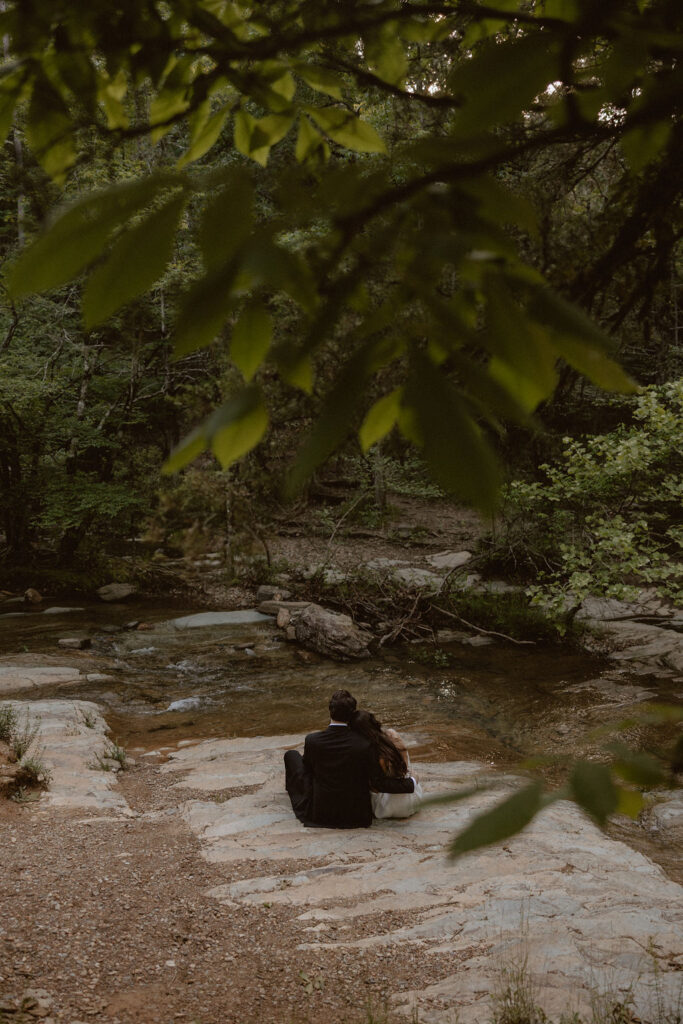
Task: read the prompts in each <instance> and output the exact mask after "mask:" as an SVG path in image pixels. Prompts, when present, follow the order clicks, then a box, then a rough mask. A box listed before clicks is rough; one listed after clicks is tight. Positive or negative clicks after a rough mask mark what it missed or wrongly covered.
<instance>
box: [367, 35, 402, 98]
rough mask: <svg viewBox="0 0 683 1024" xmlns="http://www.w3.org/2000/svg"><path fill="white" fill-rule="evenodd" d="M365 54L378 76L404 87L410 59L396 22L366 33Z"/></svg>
mask: <svg viewBox="0 0 683 1024" xmlns="http://www.w3.org/2000/svg"><path fill="white" fill-rule="evenodd" d="M365 56H366V59H367V61H368V63H369V66H370V68H371V70H372V71H374V72H375V74H376V75H377V77H378V78H381V79H382V80H383V81H384V82H389V83H390V84H391V85H397V86H399V87H402V85H403V82H404V80H405V77H406V75H407V73H408V61H407V59H406V54H405V50H404V48H403V43H402V41H401V38H400V36H399V35H398V28H397V25H396V22H392V21H388V22H385V23H384V24H383V25H382V27H381V28H380V29H379V30H378V31H376V32H373V33H367V34H366V36H365Z"/></svg>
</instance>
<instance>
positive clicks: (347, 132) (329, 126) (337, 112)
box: [305, 107, 387, 153]
mask: <svg viewBox="0 0 683 1024" xmlns="http://www.w3.org/2000/svg"><path fill="white" fill-rule="evenodd" d="M305 109H306V111H307V113H309V114H310V115H311V117H312V118H313V120H314V121H315V122H316V124H318V125H320V127H321V128H322V130H323V131H324V132H325V133H326V134H327V135H329V137H330V138H331V139H332V140H333V141H334V142H338V143H339V145H340V146H345V147H346V149H352V150H353V151H354V152H355V153H386V151H387V149H386V146H385V144H384V141H383V140H382V138H381V137H380V136H379V135H378V134H377V132H376V131H375V129H374V128H373V127H372V125H369V124H368V123H367V122H366V121H361V120H360V118H358V117H356V115H355V114H352V113H351V111H349V110H342V109H340V108H339V107H325V108H324V109H323V108H320V107H306V108H305Z"/></svg>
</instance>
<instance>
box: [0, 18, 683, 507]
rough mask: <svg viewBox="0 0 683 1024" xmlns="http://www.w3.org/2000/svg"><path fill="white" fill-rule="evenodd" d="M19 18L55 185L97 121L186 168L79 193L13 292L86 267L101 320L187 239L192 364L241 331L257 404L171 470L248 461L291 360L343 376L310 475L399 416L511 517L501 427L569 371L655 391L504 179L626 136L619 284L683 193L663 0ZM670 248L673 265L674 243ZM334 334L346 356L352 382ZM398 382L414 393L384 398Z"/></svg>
mask: <svg viewBox="0 0 683 1024" xmlns="http://www.w3.org/2000/svg"><path fill="white" fill-rule="evenodd" d="M0 30H1V31H2V32H3V35H4V36H5V38H6V39H7V41H8V47H9V52H11V55H12V56H11V60H9V61H7V62H6V63H5V65H3V66H2V67H1V68H0V127H1V128H2V129H3V131H5V132H8V131H10V130H11V127H12V124H13V119H14V122H16V121H17V120H19V121H21V120H25V123H26V137H27V139H28V142H29V145H30V146H31V147H32V150H33V153H34V155H35V157H36V159H37V160H39V161H40V162H41V164H42V166H43V167H44V169H45V171H46V172H47V173H48V174H49V175H51V176H52V178H53V179H54V181H56V182H58V183H62V182H64V181H67V180H68V177H69V175H70V174H74V173H75V172H74V170H73V168H74V167H75V166H77V164H78V161H79V160H80V159H82V151H83V148H84V144H85V140H86V138H87V136H88V133H90V134H91V135H92V134H93V133H94V135H95V136H100V137H104V138H105V139H106V140H107V143H108V144H109V145H111V147H112V149H115V148H116V147H117V146H118V147H123V146H125V145H126V143H127V140H129V139H130V138H140V137H142V136H145V135H147V136H148V138H149V140H150V144H155V145H157V146H159V147H162V149H160V152H161V153H162V154H163V158H162V162H163V163H164V169H163V170H161V171H158V170H151V171H150V173H147V174H144V175H143V176H142V177H141V178H140V179H139V180H133V181H128V182H124V183H122V184H121V183H119V184H114V185H113V186H111V187H110V188H107V189H105V190H103V191H99V192H95V193H93V194H92V195H89V196H87V197H86V198H84V199H81V200H80V201H77V202H76V203H75V204H73V205H71V206H67V208H66V209H65V211H64V212H62V213H61V214H58V215H57V217H56V218H54V220H53V222H52V223H51V225H50V226H49V227H48V228H47V230H46V232H45V233H44V234H43V235H41V236H40V237H39V238H38V239H37V240H36V241H35V242H34V243H33V244H32V245H31V246H30V247H29V248H28V249H27V250H26V251H25V252H24V253H23V254H22V255H21V256H20V257H19V259H18V261H17V262H16V263H15V265H14V267H13V268H12V269H11V270H10V271H9V274H8V277H7V283H8V287H9V290H10V293H11V294H12V295H13V296H14V297H15V298H19V297H21V296H23V295H27V294H30V293H32V292H36V291H41V290H48V289H52V288H56V287H59V286H60V285H63V284H64V283H66V282H68V281H70V280H73V279H74V278H76V277H78V276H79V275H81V274H85V275H87V278H86V281H85V284H84V288H83V300H82V303H83V318H84V323H85V325H86V328H88V329H92V328H95V327H97V326H98V325H100V324H101V323H103V322H104V321H105V320H106V319H107V318H108V317H110V316H111V315H112V314H115V313H117V311H119V310H120V309H121V308H122V307H124V306H126V305H127V304H128V303H130V302H131V301H132V300H134V299H136V298H137V297H138V296H140V295H142V294H144V293H145V292H146V291H147V290H149V289H150V287H152V286H153V285H154V284H155V282H157V281H158V280H159V279H160V278H161V277H163V275H164V273H165V271H166V269H167V268H168V266H169V265H170V264H171V262H172V261H173V258H174V251H175V247H176V245H177V232H178V230H181V231H183V232H187V234H188V244H189V245H190V246H191V247H192V246H194V247H195V251H196V252H197V253H198V254H199V255H200V256H201V263H200V264H199V265H198V266H197V267H196V273H195V274H194V280H193V281H191V282H190V283H189V284H188V286H187V288H186V290H185V292H184V294H183V295H182V296H181V298H180V301H179V304H178V308H177V311H176V313H175V324H176V333H175V338H176V354H177V356H178V358H182V357H184V356H186V355H188V354H189V353H192V352H195V351H197V350H199V349H202V348H204V347H206V346H209V345H211V344H212V343H213V342H214V341H215V340H216V339H219V340H221V339H226V338H227V339H230V345H231V352H232V358H233V362H234V365H235V367H236V368H237V369H238V370H239V371H240V372H241V374H242V376H243V378H244V382H245V389H246V390H245V391H244V392H243V393H242V394H241V395H240V394H233V395H230V396H227V397H228V399H229V402H228V408H229V409H231V410H235V409H239V408H242V409H243V410H244V411H243V414H242V415H243V422H241V421H240V419H239V418H237V419H230V421H229V422H228V421H226V420H225V415H226V414H225V413H222V414H221V417H222V420H221V422H222V424H223V425H222V427H221V428H220V429H221V431H222V433H221V438H222V440H221V441H217V440H216V438H217V436H218V435H217V431H216V429H215V428H216V421H214V420H209V421H207V423H206V424H205V425H204V426H203V427H200V428H198V430H197V431H196V432H195V433H193V434H192V435H191V437H189V438H188V439H187V441H186V442H184V443H183V445H182V446H181V448H180V449H178V451H177V452H176V453H175V454H174V456H173V457H172V459H171V461H170V462H169V463H168V467H169V468H171V467H175V468H177V467H178V466H180V465H182V464H184V463H185V462H186V461H187V457H188V453H192V455H196V454H198V453H199V451H200V450H201V448H202V445H204V446H206V447H208V448H209V449H210V450H212V451H213V452H214V453H215V454H217V455H218V456H219V458H221V460H222V464H223V465H225V466H227V465H229V464H230V463H231V462H232V461H234V459H235V458H238V457H239V455H240V454H243V453H244V452H246V451H248V450H249V449H250V447H253V446H254V445H256V444H258V442H259V441H260V439H261V438H262V437H263V435H264V431H265V424H266V420H267V418H269V413H268V411H267V410H266V407H267V395H266V392H265V391H263V390H261V392H260V394H259V397H258V400H257V407H258V408H259V409H261V410H262V411H261V412H259V413H258V414H255V413H254V408H255V407H254V406H252V400H251V397H249V396H252V395H253V394H255V391H254V390H253V389H255V388H256V389H257V388H259V386H260V384H261V378H263V377H267V376H268V375H269V374H272V373H273V372H274V373H277V374H278V375H279V376H280V378H281V379H282V380H283V381H285V382H288V383H289V384H290V385H292V386H294V387H300V388H303V389H304V390H307V391H310V390H312V389H314V390H316V391H317V392H318V393H320V392H325V395H324V398H323V405H322V412H321V415H320V417H319V418H318V421H317V424H316V425H315V426H314V428H313V432H312V435H311V437H310V439H309V441H308V442H307V443H305V444H304V445H303V447H302V449H301V453H300V456H299V459H298V462H297V464H296V466H295V468H294V471H293V474H292V483H293V486H296V485H300V484H301V482H302V481H303V480H304V479H305V478H306V477H307V476H308V475H310V473H311V472H312V471H313V470H315V468H316V466H317V465H318V464H319V463H320V461H321V460H322V459H324V458H325V457H327V455H329V453H330V452H331V451H333V450H335V449H336V448H337V447H338V446H339V445H340V444H341V443H342V442H343V441H344V440H345V439H346V438H347V437H348V436H349V435H350V434H352V433H353V432H354V431H356V430H357V429H358V427H359V426H360V427H361V441H362V443H363V445H364V446H365V447H367V446H369V445H372V444H377V443H379V442H381V440H382V439H383V437H385V436H386V435H387V433H389V432H390V431H391V430H393V429H394V428H396V429H397V430H398V431H399V432H400V433H401V434H402V435H403V437H404V438H406V439H407V440H409V441H410V442H411V443H413V444H415V445H417V446H418V447H420V448H422V449H423V450H424V455H425V459H426V461H427V463H428V465H429V467H430V470H431V472H432V474H433V476H434V478H435V480H437V481H438V483H439V484H440V485H441V486H442V487H443V488H444V489H446V490H448V491H454V492H456V493H458V494H460V495H461V496H463V497H464V498H466V499H467V500H468V501H471V502H473V503H475V504H477V505H478V506H479V507H481V508H482V509H485V510H488V511H490V510H492V509H493V507H494V505H495V503H496V495H497V489H498V485H499V482H500V474H499V470H498V468H497V462H496V458H495V456H494V454H493V451H494V447H495V437H496V435H497V434H499V433H500V432H501V431H502V430H503V429H504V425H505V424H506V423H508V422H510V421H514V422H518V423H521V424H529V423H530V422H532V420H531V417H532V415H533V413H534V410H535V409H536V408H537V407H538V406H539V404H540V403H542V402H544V401H545V400H547V399H549V398H550V397H551V395H552V394H553V391H554V389H555V386H556V383H557V380H558V373H559V372H560V371H562V372H564V369H565V368H567V367H571V368H573V370H574V371H576V372H577V373H579V374H582V375H584V376H586V377H587V378H588V379H589V380H591V381H593V382H594V383H595V384H597V385H598V386H600V387H602V388H607V389H614V390H621V391H628V390H631V389H633V387H634V385H633V383H632V382H631V380H630V379H629V377H628V375H627V374H625V373H624V372H623V371H622V370H621V369H620V368H619V366H618V365H617V363H616V362H615V360H614V352H615V343H614V340H613V339H612V338H610V337H609V336H608V334H607V333H606V332H604V331H603V330H602V329H601V328H600V327H599V326H598V325H597V324H596V323H595V322H594V321H593V320H592V319H591V318H590V316H589V315H587V314H586V313H585V312H583V311H582V310H581V308H580V306H579V305H577V304H575V302H574V301H572V300H570V299H568V298H566V297H562V296H561V295H560V294H558V293H557V291H555V290H554V289H553V288H552V287H551V286H550V285H549V283H548V281H547V280H546V279H544V277H543V276H542V275H541V274H540V273H539V272H538V270H536V269H533V266H532V263H531V261H530V260H529V259H528V256H527V254H528V250H529V246H533V245H534V244H535V242H534V239H535V238H537V237H538V236H539V233H540V230H541V225H540V221H539V218H538V216H537V211H536V210H535V208H534V203H533V202H530V201H529V197H525V196H524V195H522V194H521V193H520V190H518V189H514V188H511V187H510V184H509V174H508V170H509V168H510V167H511V166H512V165H513V164H514V163H515V162H518V161H520V160H523V159H527V158H529V157H535V156H537V155H538V154H541V153H543V152H546V151H547V152H550V151H551V150H552V151H555V150H558V149H559V148H560V147H562V146H565V145H577V144H578V145H582V144H584V143H585V144H586V145H588V146H600V145H604V146H623V150H622V152H623V159H624V160H625V161H626V163H625V164H624V173H623V178H622V181H621V182H620V186H619V194H620V195H622V196H626V195H628V196H629V197H632V200H631V199H629V202H632V209H633V215H632V222H631V223H630V224H629V227H628V230H626V229H625V231H624V234H623V238H622V237H621V236H620V233H619V232H617V233H616V235H615V236H614V238H613V239H612V240H611V241H610V243H609V247H608V250H607V252H606V253H605V254H604V255H603V256H602V257H601V259H600V260H599V261H598V264H597V266H596V271H595V272H596V275H597V276H598V277H599V276H600V275H603V276H608V275H609V273H613V272H614V267H615V266H618V264H619V261H620V260H623V259H627V258H629V257H630V255H632V253H633V251H635V250H634V247H637V246H638V244H639V239H643V238H645V237H646V236H647V234H648V232H649V231H655V233H658V232H659V225H660V222H661V221H662V218H663V217H664V208H665V206H666V205H667V204H669V205H670V203H671V202H672V201H673V200H674V198H675V196H674V191H675V185H673V184H672V183H671V175H668V176H665V175H664V170H663V169H664V168H665V167H666V166H668V165H670V164H671V163H672V162H673V161H674V160H675V155H676V152H677V147H678V146H679V143H680V126H679V124H678V120H677V118H678V113H679V112H678V100H677V98H676V97H677V96H678V95H680V89H679V88H678V87H679V86H680V61H678V59H677V55H678V41H677V37H676V35H675V33H674V32H673V31H672V29H671V19H670V16H669V11H668V5H667V4H666V3H657V4H647V5H641V6H640V7H638V8H634V9H633V10H631V9H630V8H629V9H628V10H626V9H623V10H622V9H621V8H614V7H611V6H605V7H604V8H596V7H595V5H582V4H562V5H549V4H547V3H546V4H541V3H539V4H534V5H531V6H530V7H529V5H526V4H520V5H519V6H518V5H517V4H505V5H503V8H502V9H501V10H499V11H498V10H496V12H495V13H493V14H492V12H491V10H490V9H489V8H487V7H479V6H478V4H476V3H475V4H473V5H468V7H467V10H466V11H464V10H463V9H462V8H461V5H459V4H457V3H455V2H453V3H452V4H451V3H449V2H446V3H445V4H441V5H439V10H438V11H435V12H432V11H431V9H430V8H429V7H422V6H421V7H419V8H413V7H412V6H411V5H407V6H406V5H405V4H403V3H400V2H399V0H383V2H382V3H381V4H373V5H359V6H357V7H354V8H353V10H352V11H343V12H342V11H341V10H340V8H339V6H338V5H337V4H335V3H331V2H323V3H321V4H317V5H315V8H314V9H313V8H312V7H311V5H308V4H305V3H300V2H296V0H288V2H286V3H284V4H283V5H279V6H278V8H277V10H273V11H270V10H267V9H266V8H264V7H263V6H261V7H256V8H253V7H247V6H244V5H242V4H238V3H234V4H220V3H219V4H216V3H214V2H209V0H188V2H187V3H184V4H183V5H182V13H181V12H180V11H175V9H174V8H173V7H172V6H171V7H170V8H165V7H163V6H160V5H158V4H157V3H155V2H153V0H141V2H139V3H137V4H136V5H134V6H133V5H130V4H124V6H123V7H121V8H120V9H117V11H115V12H112V11H111V10H110V8H109V6H108V5H105V4H104V2H103V0H93V3H91V4H90V5H89V6H88V9H87V10H78V12H76V11H75V10H73V11H71V10H70V9H69V8H68V7H67V8H66V9H64V10H61V9H60V12H59V15H58V14H57V13H56V12H55V13H54V15H50V14H48V13H46V14H45V16H44V17H42V18H41V19H34V18H31V17H29V15H28V13H27V12H26V10H25V7H24V5H22V4H20V3H18V2H12V0H8V3H6V4H5V7H4V10H3V12H2V14H0ZM402 104H403V105H405V106H406V109H408V108H410V109H411V110H412V111H414V112H415V114H416V116H415V118H414V128H413V130H412V131H411V132H410V133H409V137H408V138H403V139H401V138H400V137H398V138H397V139H396V140H395V141H394V140H393V139H391V138H390V137H389V135H390V134H391V133H388V132H387V130H386V129H387V127H388V125H387V112H390V113H391V116H394V115H397V114H398V112H399V111H400V110H401V109H402V107H401V105H402ZM427 115H429V117H427ZM226 152H227V153H229V156H227V157H226ZM217 155H218V159H216V156H217ZM211 161H213V164H211ZM660 171H661V173H662V183H663V184H662V187H661V188H659V187H658V185H657V182H658V181H659V178H658V175H659V174H660ZM255 196H257V197H258V201H257V202H256V203H254V197H255ZM653 196H654V197H655V198H654V200H653V198H652V197H653ZM629 216H631V214H630V213H629ZM657 237H658V238H659V234H657ZM661 239H662V240H660V241H659V242H658V246H659V248H658V260H659V261H660V263H661V260H662V259H663V258H665V255H666V252H667V246H668V247H669V251H670V248H671V245H673V244H674V242H673V241H672V240H671V239H669V241H668V242H667V241H665V240H663V239H664V235H663V234H662V236H661ZM584 291H585V289H584ZM581 295H582V292H581V290H579V291H577V292H576V294H575V295H574V296H573V297H572V298H573V299H575V298H577V297H578V298H581ZM283 308H286V309H287V315H288V321H289V329H288V331H287V332H286V335H285V334H284V333H283V331H282V328H281V324H280V320H279V318H278V317H276V316H274V312H275V310H279V309H283ZM331 343H332V344H334V345H336V346H338V347H339V348H340V349H341V350H342V351H344V353H345V357H346V358H345V360H342V361H341V363H340V365H339V367H338V372H337V374H336V377H335V379H334V380H332V381H329V380H326V379H325V378H324V377H323V376H321V374H320V365H321V362H324V352H325V346H326V345H329V344H331ZM385 379H390V382H389V386H388V387H386V389H385V391H384V394H385V396H391V398H390V399H388V400H387V401H386V402H385V403H384V404H382V405H375V407H374V411H369V407H370V405H371V404H372V401H375V402H376V400H377V390H378V388H379V390H380V401H382V398H381V392H382V388H383V387H385V385H383V383H382V382H383V381H384V380H385ZM369 392H370V393H372V392H374V394H373V396H372V399H371V400H370V399H369V398H368V393H369ZM342 398H343V400H342ZM230 415H231V416H232V415H233V414H232V413H230ZM221 417H219V418H221ZM361 424H362V426H361ZM226 431H228V432H229V433H228V434H226ZM226 438H228V440H226Z"/></svg>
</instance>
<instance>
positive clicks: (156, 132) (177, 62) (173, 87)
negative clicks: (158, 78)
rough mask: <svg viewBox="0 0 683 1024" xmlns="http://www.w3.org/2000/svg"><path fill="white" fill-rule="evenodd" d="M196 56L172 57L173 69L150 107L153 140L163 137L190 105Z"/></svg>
mask: <svg viewBox="0 0 683 1024" xmlns="http://www.w3.org/2000/svg"><path fill="white" fill-rule="evenodd" d="M194 67H195V57H194V56H190V55H188V56H186V57H181V58H179V59H176V58H174V57H173V58H171V69H170V71H169V72H168V74H167V75H166V77H165V79H164V83H163V85H162V87H161V89H160V90H159V92H158V93H157V94H156V96H154V98H153V99H152V102H151V104H150V108H149V123H150V127H151V129H152V131H151V136H152V141H153V142H158V141H159V139H162V138H163V137H164V135H166V133H167V132H169V131H170V130H171V128H172V126H173V122H174V121H175V119H176V118H177V117H178V115H180V114H184V113H185V111H186V110H187V109H188V108H189V106H190V82H191V79H192V75H193V73H194Z"/></svg>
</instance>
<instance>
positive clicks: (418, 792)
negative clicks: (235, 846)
mask: <svg viewBox="0 0 683 1024" xmlns="http://www.w3.org/2000/svg"><path fill="white" fill-rule="evenodd" d="M330 718H331V721H330V724H329V726H328V727H327V729H323V730H322V731H321V732H312V733H309V735H308V736H307V737H306V741H305V743H304V755H303V757H302V756H301V754H300V753H299V751H298V750H288V751H287V752H286V753H285V784H286V787H287V792H288V794H289V798H290V800H291V801H292V808H293V810H294V813H295V814H296V816H297V818H298V819H299V821H301V822H302V823H303V824H304V825H308V826H312V827H318V828H367V827H368V826H369V825H371V824H372V818H373V815H374V817H375V818H408V817H410V815H411V814H414V813H415V811H416V810H417V809H418V807H419V805H420V799H421V797H422V789H421V787H420V784H419V783H418V782H417V780H416V778H415V776H414V775H412V774H411V767H410V758H409V757H408V751H407V750H406V747H405V744H404V742H403V740H402V739H401V737H400V736H399V734H398V733H397V732H394V730H393V729H382V726H381V723H380V722H378V721H377V719H376V718H375V716H374V715H373V714H371V713H370V712H369V711H358V710H357V709H356V699H355V697H352V696H351V694H350V693H349V691H348V690H337V691H336V692H335V693H333V694H332V697H331V699H330Z"/></svg>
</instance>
